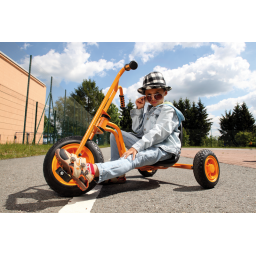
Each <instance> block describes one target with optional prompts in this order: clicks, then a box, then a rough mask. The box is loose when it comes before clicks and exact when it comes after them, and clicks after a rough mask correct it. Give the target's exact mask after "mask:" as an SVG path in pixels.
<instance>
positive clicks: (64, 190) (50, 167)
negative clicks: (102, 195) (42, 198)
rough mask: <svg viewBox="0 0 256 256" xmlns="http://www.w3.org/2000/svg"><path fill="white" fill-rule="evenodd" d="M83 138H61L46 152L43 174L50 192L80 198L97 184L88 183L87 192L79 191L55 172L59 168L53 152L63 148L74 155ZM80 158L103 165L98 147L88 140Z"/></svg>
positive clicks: (73, 184) (71, 181)
mask: <svg viewBox="0 0 256 256" xmlns="http://www.w3.org/2000/svg"><path fill="white" fill-rule="evenodd" d="M82 138H83V137H81V136H70V137H66V138H63V139H61V140H59V141H58V142H56V143H55V144H54V145H53V146H52V147H51V148H50V149H49V151H48V152H47V154H46V156H45V159H44V164H43V172H44V177H45V180H46V182H47V183H48V185H49V186H50V188H51V189H52V190H54V191H55V192H56V193H58V194H59V195H60V196H66V197H74V196H80V195H82V194H84V193H87V192H89V191H90V190H91V189H93V188H94V187H95V186H96V185H97V183H96V182H95V181H92V182H90V184H89V187H88V189H87V190H85V191H82V190H80V189H79V188H78V187H77V185H76V183H75V182H74V181H73V179H71V180H70V181H69V182H66V181H64V180H63V179H62V178H61V177H60V176H59V175H58V174H57V172H56V170H57V169H58V168H59V167H60V165H59V163H58V161H57V158H56V156H55V151H56V149H58V148H64V149H65V150H67V151H68V152H69V153H73V154H74V153H75V152H76V150H77V148H78V147H79V144H80V142H81V140H82ZM81 157H84V158H86V162H89V163H92V164H93V163H104V157H103V155H102V152H101V150H100V148H99V147H98V145H97V144H96V143H95V142H93V141H90V140H88V141H87V142H86V144H85V145H84V146H83V148H82V151H81Z"/></svg>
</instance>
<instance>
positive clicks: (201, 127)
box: [173, 98, 212, 146]
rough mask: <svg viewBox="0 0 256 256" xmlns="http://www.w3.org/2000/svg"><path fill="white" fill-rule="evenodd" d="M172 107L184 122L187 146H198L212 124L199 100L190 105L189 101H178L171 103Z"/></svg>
mask: <svg viewBox="0 0 256 256" xmlns="http://www.w3.org/2000/svg"><path fill="white" fill-rule="evenodd" d="M173 105H174V106H175V107H176V108H178V109H179V110H180V111H181V112H182V113H183V115H184V117H185V121H184V122H183V123H182V124H183V127H184V129H185V130H186V133H187V134H188V135H189V144H190V145H191V146H200V145H202V143H203V139H204V138H205V137H206V136H207V135H208V133H209V131H210V129H211V125H212V122H211V121H210V119H209V118H208V114H207V110H206V108H205V106H204V104H203V103H202V101H201V99H199V100H198V103H197V104H196V103H195V102H193V103H192V105H191V103H190V100H189V99H187V98H186V99H185V100H182V98H180V99H179V101H178V102H176V101H173Z"/></svg>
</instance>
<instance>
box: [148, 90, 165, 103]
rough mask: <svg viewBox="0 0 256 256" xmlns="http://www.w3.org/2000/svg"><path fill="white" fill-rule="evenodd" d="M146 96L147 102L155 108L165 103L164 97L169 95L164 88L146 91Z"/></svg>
mask: <svg viewBox="0 0 256 256" xmlns="http://www.w3.org/2000/svg"><path fill="white" fill-rule="evenodd" d="M159 94H160V95H159ZM145 95H146V101H147V102H148V103H150V104H151V105H153V106H154V107H155V106H157V105H159V104H162V103H163V102H164V96H166V95H167V91H165V90H164V89H162V88H155V89H148V90H146V91H145ZM161 95H162V96H161ZM158 98H160V99H158Z"/></svg>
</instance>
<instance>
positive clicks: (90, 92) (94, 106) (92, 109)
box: [70, 79, 105, 116]
mask: <svg viewBox="0 0 256 256" xmlns="http://www.w3.org/2000/svg"><path fill="white" fill-rule="evenodd" d="M70 95H71V96H72V97H73V98H74V99H75V100H76V101H77V102H78V103H79V104H81V105H82V106H84V107H85V109H86V110H87V111H88V112H89V113H90V114H91V115H92V116H94V115H95V114H96V112H97V110H98V108H99V106H100V104H101V102H102V101H103V99H104V97H105V95H104V93H103V92H102V90H99V88H98V86H96V83H95V81H91V79H89V80H83V83H82V84H81V85H80V86H78V88H77V89H75V92H72V93H71V94H70Z"/></svg>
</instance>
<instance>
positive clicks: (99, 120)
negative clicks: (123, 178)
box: [76, 64, 193, 171]
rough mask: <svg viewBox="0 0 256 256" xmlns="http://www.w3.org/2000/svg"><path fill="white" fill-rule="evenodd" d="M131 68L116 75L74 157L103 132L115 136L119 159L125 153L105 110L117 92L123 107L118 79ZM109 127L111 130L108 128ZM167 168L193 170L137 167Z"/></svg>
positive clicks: (153, 168)
mask: <svg viewBox="0 0 256 256" xmlns="http://www.w3.org/2000/svg"><path fill="white" fill-rule="evenodd" d="M130 69H131V68H130V66H129V64H126V65H125V66H124V67H123V68H122V69H121V70H120V71H119V73H118V74H117V76H116V78H115V80H114V82H113V83H112V85H111V87H110V88H109V90H108V92H107V94H106V96H105V98H104V100H103V101H102V103H101V105H100V107H99V109H98V110H97V112H96V114H95V116H94V117H93V119H92V121H91V123H90V125H89V127H88V129H87V131H86V133H85V135H84V137H83V139H82V141H81V143H80V145H79V147H78V148H77V150H76V155H77V156H78V155H79V153H81V150H82V148H83V146H84V145H85V144H86V142H87V140H88V139H90V140H92V139H93V137H94V135H95V134H103V132H104V131H107V132H111V133H113V135H114V136H115V139H116V144H117V148H118V152H119V155H120V157H121V156H122V155H123V154H124V153H125V151H126V148H125V144H124V140H123V135H122V133H121V130H120V128H119V127H118V126H117V125H116V124H114V123H111V122H109V119H110V116H109V115H108V114H107V110H108V108H109V106H110V104H111V103H112V101H113V99H114V97H115V95H116V93H117V91H118V90H119V92H120V104H121V107H122V108H123V107H125V103H124V95H123V88H122V87H121V86H120V85H119V79H120V77H121V76H122V74H123V73H124V72H125V71H129V70H130ZM107 126H110V127H112V128H114V129H115V130H116V131H117V132H116V131H115V130H114V129H112V128H109V127H107ZM169 167H175V168H183V169H193V166H192V165H189V164H174V165H172V166H168V167H164V166H143V167H139V169H140V171H149V170H151V171H153V170H156V169H167V168H169Z"/></svg>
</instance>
